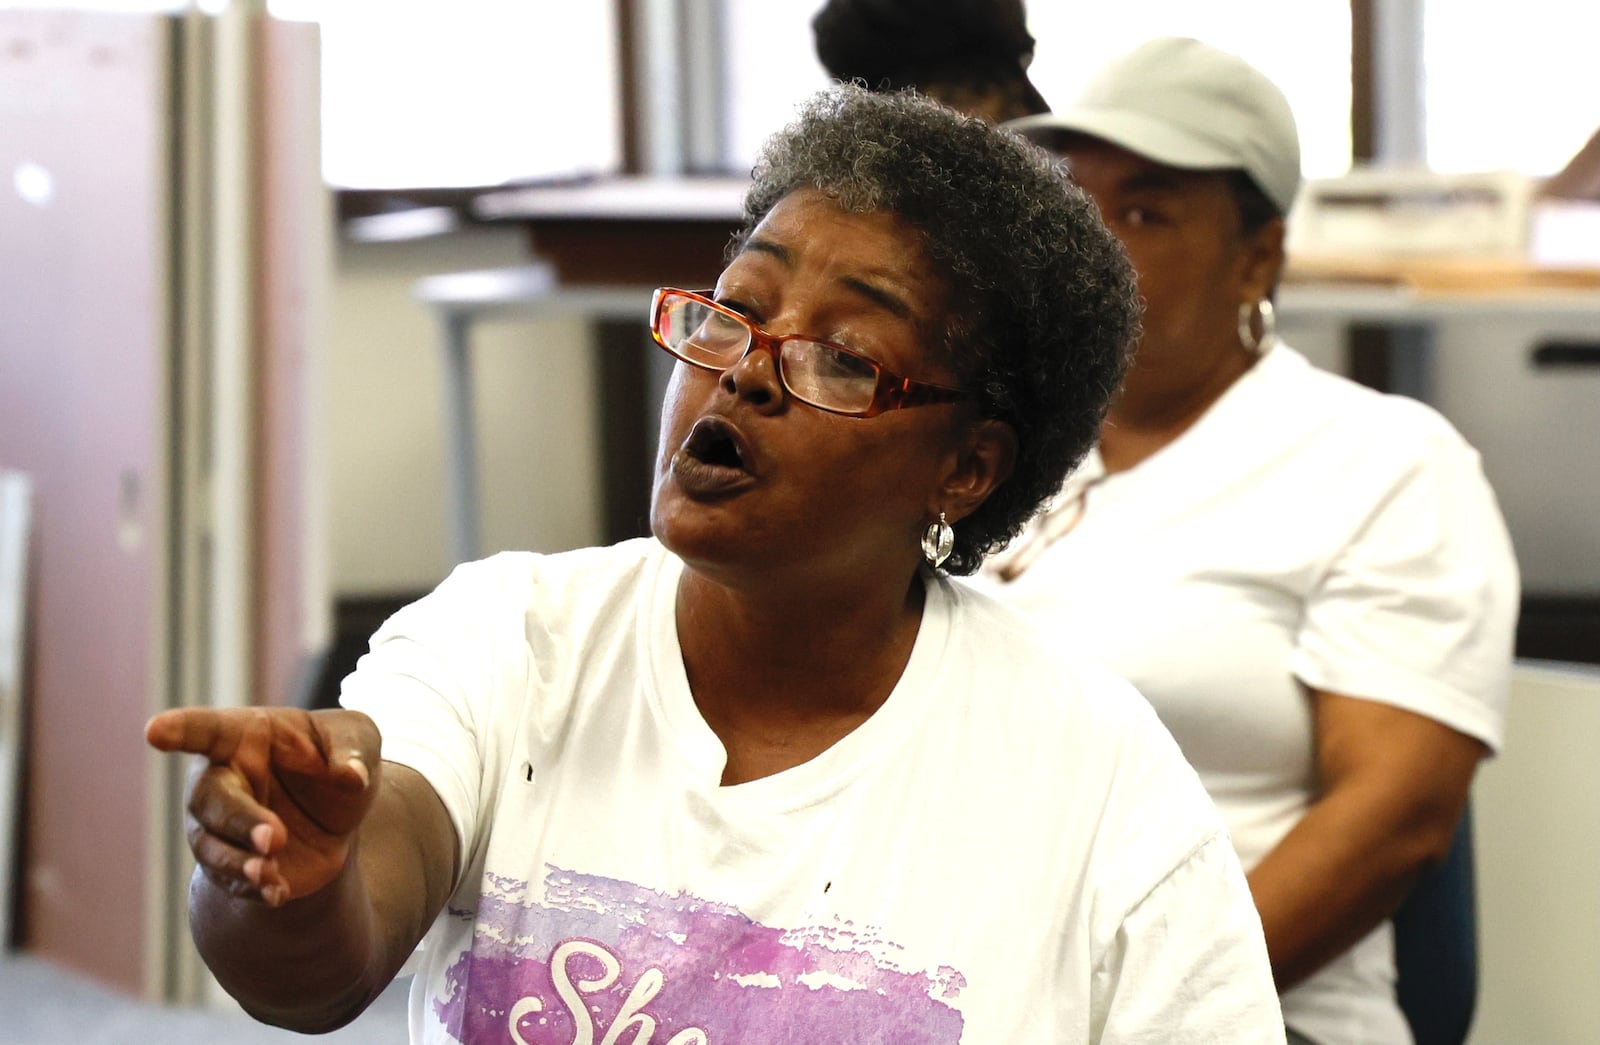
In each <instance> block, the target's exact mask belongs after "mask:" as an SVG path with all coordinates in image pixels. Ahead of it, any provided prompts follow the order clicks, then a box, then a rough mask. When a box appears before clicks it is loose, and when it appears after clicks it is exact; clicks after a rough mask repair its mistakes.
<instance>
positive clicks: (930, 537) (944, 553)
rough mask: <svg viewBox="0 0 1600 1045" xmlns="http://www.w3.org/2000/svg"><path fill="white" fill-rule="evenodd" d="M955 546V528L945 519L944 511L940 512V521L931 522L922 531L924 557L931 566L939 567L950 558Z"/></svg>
mask: <svg viewBox="0 0 1600 1045" xmlns="http://www.w3.org/2000/svg"><path fill="white" fill-rule="evenodd" d="M955 546H956V531H955V528H954V527H952V526H951V525H950V524H949V523H947V522H945V521H944V513H943V512H940V513H939V521H938V522H931V523H929V524H928V528H927V529H926V530H923V531H922V557H923V559H925V560H927V563H928V565H929V566H932V567H934V568H935V569H937V568H939V567H940V566H943V565H944V561H945V560H946V559H948V558H950V553H951V552H952V551H953V550H954V549H955Z"/></svg>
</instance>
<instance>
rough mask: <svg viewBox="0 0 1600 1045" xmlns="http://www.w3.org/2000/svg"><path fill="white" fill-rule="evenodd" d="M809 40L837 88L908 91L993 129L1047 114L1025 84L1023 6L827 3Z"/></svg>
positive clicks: (995, 0) (922, 0)
mask: <svg viewBox="0 0 1600 1045" xmlns="http://www.w3.org/2000/svg"><path fill="white" fill-rule="evenodd" d="M811 32H812V38H813V40H814V42H815V44H816V49H817V59H818V60H819V61H820V62H821V63H822V67H823V68H824V69H826V70H827V71H828V75H829V76H832V77H833V78H834V79H836V80H847V81H848V80H860V81H861V82H862V83H864V84H865V85H866V86H867V87H869V88H872V89H873V90H879V91H893V90H900V89H902V88H907V87H910V88H915V89H916V90H918V91H920V92H922V93H923V94H925V95H927V96H928V97H930V98H935V99H938V100H939V101H941V102H943V103H945V104H946V105H949V106H951V107H952V108H954V109H957V110H958V111H960V112H964V113H966V114H968V115H969V116H976V115H981V114H984V113H985V112H987V115H988V116H989V118H990V119H991V120H994V121H995V122H1000V121H1003V120H1009V119H1015V118H1016V117H1019V116H1031V115H1034V114H1035V113H1045V112H1049V111H1050V106H1049V104H1048V103H1047V102H1046V101H1045V100H1044V98H1043V97H1042V96H1041V95H1040V94H1039V91H1038V89H1037V88H1035V87H1034V85H1033V81H1031V80H1030V79H1028V64H1029V63H1030V62H1031V61H1032V60H1033V36H1032V35H1031V34H1030V33H1029V32H1028V19H1027V15H1026V13H1025V12H1024V10H1023V6H1022V0H828V2H827V3H825V4H823V5H822V8H821V9H820V10H818V11H817V13H816V14H815V15H814V16H813V17H812V19H811Z"/></svg>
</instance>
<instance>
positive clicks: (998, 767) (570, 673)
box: [343, 540, 1283, 1045]
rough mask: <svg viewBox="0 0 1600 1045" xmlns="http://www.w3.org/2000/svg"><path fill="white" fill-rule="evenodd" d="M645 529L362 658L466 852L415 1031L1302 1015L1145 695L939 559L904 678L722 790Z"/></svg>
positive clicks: (1169, 1023) (1051, 1023)
mask: <svg viewBox="0 0 1600 1045" xmlns="http://www.w3.org/2000/svg"><path fill="white" fill-rule="evenodd" d="M682 568H683V567H682V564H681V563H680V562H679V560H677V559H676V558H675V557H674V556H672V555H670V554H669V553H667V552H666V551H665V550H664V549H662V548H661V546H660V545H659V544H657V543H656V542H654V541H651V540H639V541H630V542H627V543H624V544H621V545H617V546H615V547H612V548H604V549H591V550H586V551H581V552H571V553H566V554H562V555H553V556H539V555H532V554H506V555H499V556H495V557H494V558H492V559H488V560H485V561H483V562H479V563H473V564H468V565H466V566H462V567H460V568H459V569H457V570H456V571H455V572H454V573H453V574H452V575H451V576H450V578H449V579H448V580H446V581H445V582H444V584H442V585H441V586H440V587H439V588H438V589H437V590H436V591H435V592H434V593H433V594H431V595H429V596H428V597H426V598H424V599H422V600H421V601H419V602H417V603H415V604H413V605H412V606H410V607H408V608H406V609H404V610H402V611H401V612H400V613H398V614H397V615H396V616H395V617H394V618H392V619H391V620H390V621H389V622H388V623H387V624H385V625H384V627H383V628H382V629H381V630H380V631H379V633H378V634H377V635H376V636H375V637H374V639H373V648H372V652H370V653H369V654H368V655H367V656H366V657H364V658H363V659H362V661H361V662H360V664H359V666H358V668H357V670H356V671H355V672H354V673H353V674H352V675H351V676H350V677H349V678H348V679H346V681H345V684H344V694H343V700H344V703H345V704H346V706H348V707H353V708H359V709H361V710H363V711H365V712H367V713H368V714H370V715H372V716H373V717H374V719H376V721H377V722H378V725H379V727H380V728H381V730H382V732H383V743H384V747H383V755H384V758H385V759H387V760H391V761H397V762H401V763H404V764H406V765H408V766H411V767H413V768H415V769H416V770H418V771H419V772H421V773H422V774H423V775H424V776H425V777H426V778H427V779H428V780H429V781H430V782H431V783H432V785H433V787H434V788H435V789H436V790H437V792H438V794H439V797H440V798H441V799H442V800H443V802H444V805H445V807H446V808H447V809H448V811H449V814H450V817H451V819H452V821H453V822H454V824H455V828H456V830H457V832H458V834H459V841H460V845H461V853H462V870H461V873H460V877H459V880H458V881H457V883H456V886H455V889H454V892H453V895H452V896H451V897H450V900H449V902H448V904H447V906H446V910H445V912H444V913H443V914H442V915H441V916H440V918H439V920H438V921H437V923H436V924H435V925H434V926H433V928H432V929H431V930H430V932H429V933H428V935H427V936H426V938H425V939H424V941H423V945H422V948H421V953H420V955H419V960H418V961H417V962H416V964H417V973H418V975H417V978H416V980H415V982H414V987H413V994H412V1002H411V1004H412V1010H411V1038H412V1041H413V1042H419V1043H422V1042H426V1043H443V1042H451V1041H459V1042H470V1043H472V1045H480V1043H484V1042H505V1043H512V1045H517V1043H523V1042H527V1043H532V1042H539V1043H549V1042H558V1043H577V1042H600V1043H601V1045H614V1043H616V1042H619V1041H620V1042H624V1043H627V1045H634V1043H639V1045H644V1043H650V1045H667V1043H671V1045H689V1043H701V1045H825V1043H833V1042H837V1043H850V1045H870V1043H876V1042H882V1043H889V1042H904V1043H916V1045H937V1043H955V1042H964V1043H967V1045H991V1043H995V1042H1006V1043H1008V1045H1027V1043H1041V1045H1043V1043H1049V1045H1061V1043H1068V1042H1107V1043H1110V1042H1123V1043H1134V1042H1140V1043H1145V1042H1148V1043H1156V1042H1161V1043H1173V1042H1218V1041H1227V1042H1269V1041H1270V1042H1281V1041H1282V1040H1283V1037H1282V1035H1283V1028H1282V1017H1281V1014H1280V1012H1279V1010H1278V1005H1277V1000H1276V997H1275V996H1274V993H1273V989H1272V983H1271V974H1270V971H1269V969H1268V966H1267V962H1266V950H1265V945H1264V943H1263V941H1262V939H1261V930H1260V922H1259V920H1258V918H1257V917H1256V914H1255V911H1254V909H1253V907H1252V905H1251V902H1250V898H1249V893H1248V887H1247V886H1246V884H1245V882H1244V878H1243V872H1242V871H1241V870H1240V868H1239V866H1238V862H1237V858H1236V856H1235V855H1234V854H1233V852H1232V848H1231V846H1229V844H1228V842H1227V838H1226V834H1225V833H1224V831H1223V829H1222V825H1221V822H1220V820H1219V818H1218V817H1217V814H1216V811H1215V809H1214V807H1213V806H1212V805H1211V803H1210V801H1209V800H1208V799H1207V798H1206V796H1205V793H1204V791H1203V789H1202V788H1201V787H1200V784H1199V781H1198V779H1197V778H1196V777H1195V776H1194V773H1193V771H1192V770H1191V769H1190V768H1189V767H1188V765H1187V764H1185V763H1184V762H1183V760H1182V757H1181V755H1180V754H1179V753H1178V750H1177V748H1176V746H1175V745H1174V744H1173V743H1172V740H1171V737H1170V735H1169V734H1168V733H1167V732H1166V731H1165V730H1164V729H1162V728H1161V726H1160V723H1159V721H1158V720H1157V719H1156V717H1155V715H1154V714H1153V713H1152V712H1151V711H1150V709H1149V706H1148V705H1147V704H1146V703H1145V702H1144V701H1143V700H1141V699H1140V698H1139V696H1138V694H1137V693H1135V692H1134V691H1133V690H1132V689H1131V688H1130V687H1128V686H1127V685H1126V683H1124V682H1123V681H1122V680H1120V679H1116V678H1115V677H1113V676H1111V675H1109V674H1108V673H1105V672H1104V670H1103V669H1101V668H1098V667H1094V666H1091V665H1089V664H1087V663H1086V662H1083V661H1080V660H1074V659H1073V658H1071V657H1070V656H1069V655H1067V654H1064V653H1061V652H1059V651H1052V650H1049V649H1047V648H1046V645H1045V643H1044V642H1043V641H1042V637H1041V636H1039V635H1037V634H1035V633H1033V632H1032V630H1031V626H1030V625H1029V624H1028V622H1026V621H1025V620H1024V619H1022V618H1021V617H1020V616H1018V615H1016V614H1013V613H1012V612H1010V611H1008V610H1005V609H1004V608H1003V607H1000V606H998V605H996V604H994V603H993V602H992V601H990V600H988V599H986V598H983V597H982V596H978V595H976V594H975V593H973V592H970V591H968V590H966V589H964V588H960V587H958V586H956V585H953V584H951V583H950V582H948V581H946V580H943V579H940V580H930V581H929V582H928V587H927V600H926V606H925V609H924V612H923V618H922V622H921V627H920V630H919V632H918V635H917V639H916V643H915V646H914V648H913V650H912V653H911V657H910V660H909V662H908V663H907V665H906V668H905V672H904V674H903V675H902V677H901V679H900V681H899V683H898V684H897V686H896V687H895V689H894V690H893V692H892V693H891V694H890V696H889V698H888V700H887V701H886V702H885V703H884V705H883V706H882V707H881V708H879V710H878V711H877V712H876V713H874V714H873V715H872V716H871V717H870V718H869V719H868V720H867V721H866V722H865V723H863V724H862V725H861V726H860V727H858V728H857V729H856V730H855V731H853V732H852V733H850V734H849V735H847V736H845V737H844V738H843V739H841V740H840V741H838V742H837V743H836V744H834V745H833V746H832V747H831V748H829V749H828V750H827V751H825V752H823V753H822V754H821V755H819V756H817V757H816V758H814V759H812V760H811V761H809V762H806V763H804V764H802V765H799V766H796V767H794V768H792V769H789V770H785V771H783V772H781V773H777V774H774V775H772V776H769V777H766V778H763V779H760V780H755V781H752V782H748V783H744V784H739V785H736V786H731V787H724V786H721V784H720V778H721V773H722V769H723V763H724V757H725V756H724V751H723V748H722V746H721V744H720V743H719V741H718V740H717V738H716V736H715V734H713V733H712V732H711V730H710V728H709V727H708V726H707V725H706V723H705V721H704V719H703V718H702V717H701V716H700V714H699V711H698V709H697V708H696V706H695V703H694V699H693V697H692V695H691V693H690V690H689V686H688V682H687V679H686V678H685V675H684V669H683V662H682V656H681V653H680V650H679V647H678V642H677V627H676V621H675V615H674V599H675V593H676V589H677V582H678V578H679V576H680V575H681V571H682Z"/></svg>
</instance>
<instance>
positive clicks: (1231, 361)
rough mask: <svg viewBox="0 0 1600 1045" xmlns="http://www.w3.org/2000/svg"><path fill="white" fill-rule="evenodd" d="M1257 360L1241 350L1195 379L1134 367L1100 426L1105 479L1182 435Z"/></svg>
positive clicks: (1230, 353) (1222, 359)
mask: <svg viewBox="0 0 1600 1045" xmlns="http://www.w3.org/2000/svg"><path fill="white" fill-rule="evenodd" d="M1259 358H1260V357H1258V356H1256V355H1255V354H1254V353H1250V352H1245V351H1244V350H1243V349H1240V350H1238V351H1229V352H1225V353H1222V354H1220V355H1219V356H1218V357H1217V360H1218V362H1217V364H1216V365H1214V366H1211V367H1209V368H1207V369H1206V370H1205V371H1203V372H1201V373H1199V374H1194V375H1176V374H1172V373H1166V372H1158V371H1157V372H1152V371H1150V370H1147V369H1143V368H1140V367H1139V364H1138V363H1137V362H1135V363H1134V366H1133V368H1132V369H1130V370H1129V372H1128V377H1127V380H1126V382H1125V383H1124V386H1123V389H1122V392H1121V393H1120V394H1119V395H1118V396H1117V398H1116V399H1114V400H1113V401H1112V403H1111V408H1110V409H1109V410H1107V411H1106V419H1105V421H1104V422H1103V423H1102V424H1101V426H1100V460H1101V462H1102V463H1103V464H1104V465H1105V469H1106V472H1107V474H1110V473H1113V472H1122V471H1127V470H1128V469H1129V468H1132V467H1134V466H1135V465H1137V464H1139V463H1140V462H1142V461H1144V460H1145V459H1146V458H1148V457H1151V456H1152V455H1154V454H1155V453H1157V452H1158V451H1160V450H1161V449H1162V448H1163V447H1165V446H1167V444H1169V443H1171V442H1173V441H1174V440H1176V439H1177V438H1178V437H1179V436H1181V435H1182V434H1183V433H1184V432H1187V431H1188V430H1189V429H1190V428H1191V427H1192V426H1193V425H1194V423H1195V422H1196V421H1198V420H1200V418H1201V417H1203V416H1205V413H1206V411H1207V410H1210V409H1211V407H1212V405H1213V404H1215V403H1216V401H1217V400H1218V399H1221V398H1222V396H1223V393H1225V392H1227V390H1228V389H1230V388H1232V387H1233V384H1234V382H1236V381H1238V380H1239V378H1241V377H1243V376H1244V375H1245V373H1247V372H1248V371H1249V370H1250V368H1251V367H1253V366H1255V364H1256V361H1257V359H1259Z"/></svg>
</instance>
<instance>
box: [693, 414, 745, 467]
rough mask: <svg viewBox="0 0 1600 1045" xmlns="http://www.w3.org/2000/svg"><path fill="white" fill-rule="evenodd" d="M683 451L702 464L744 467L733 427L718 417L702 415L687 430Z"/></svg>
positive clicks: (741, 450)
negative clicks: (687, 436)
mask: <svg viewBox="0 0 1600 1045" xmlns="http://www.w3.org/2000/svg"><path fill="white" fill-rule="evenodd" d="M683 449H684V452H685V453H687V454H688V455H689V456H690V457H692V458H694V459H695V460H696V461H699V462H700V463H702V464H709V465H714V466H716V467H719V468H737V469H740V470H743V469H744V467H745V455H744V451H743V449H742V448H741V447H740V445H739V440H738V437H737V436H736V435H735V434H734V431H733V428H732V427H731V426H730V425H729V424H728V423H727V422H726V421H723V420H722V419H721V418H719V417H702V418H701V419H700V420H698V421H696V422H695V424H694V427H693V428H692V429H690V430H689V438H688V439H686V440H684V443H683Z"/></svg>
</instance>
